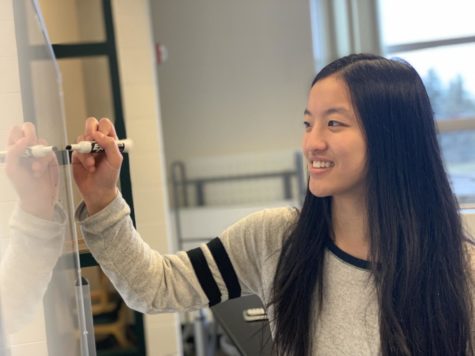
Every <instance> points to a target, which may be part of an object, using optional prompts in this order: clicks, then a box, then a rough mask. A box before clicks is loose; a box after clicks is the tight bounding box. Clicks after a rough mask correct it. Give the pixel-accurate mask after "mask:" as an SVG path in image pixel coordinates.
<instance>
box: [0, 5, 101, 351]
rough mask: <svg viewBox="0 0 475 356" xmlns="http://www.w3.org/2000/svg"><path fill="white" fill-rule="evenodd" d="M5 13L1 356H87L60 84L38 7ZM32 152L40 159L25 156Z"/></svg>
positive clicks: (0, 107)
mask: <svg viewBox="0 0 475 356" xmlns="http://www.w3.org/2000/svg"><path fill="white" fill-rule="evenodd" d="M10 3H11V4H13V6H12V7H11V16H10V18H11V21H10V22H11V24H12V26H13V29H14V30H13V31H11V35H12V37H13V38H12V39H11V43H12V44H13V45H12V46H15V47H16V50H15V51H12V53H15V55H14V57H12V58H11V60H8V61H4V62H1V65H2V66H7V65H8V66H9V67H8V68H7V69H6V71H7V72H8V73H12V74H11V78H10V79H9V83H10V84H9V86H5V87H2V88H1V89H2V90H1V91H0V98H2V99H0V100H1V101H0V103H1V105H0V114H1V116H2V120H1V121H0V132H1V133H2V139H3V141H2V142H1V148H2V150H6V154H5V151H2V154H1V155H0V159H1V160H2V161H3V163H1V164H0V165H1V167H0V197H1V198H0V207H1V209H2V213H1V214H0V216H1V218H0V242H1V244H0V256H1V257H0V325H1V326H0V346H1V347H2V348H3V350H2V349H1V348H0V354H1V355H9V354H10V353H11V354H12V355H20V356H23V355H58V356H59V355H72V356H75V355H82V356H84V355H90V354H95V351H94V350H93V349H91V348H90V346H89V344H90V336H91V335H92V336H93V333H92V332H90V333H89V334H88V333H87V332H86V330H87V329H86V321H88V320H90V318H86V316H87V315H90V311H89V313H87V310H88V308H87V303H86V304H85V301H87V300H86V299H85V296H86V293H85V292H83V289H87V287H82V286H81V284H82V280H81V276H80V269H79V255H78V252H77V237H76V231H75V228H74V225H73V224H74V218H73V202H72V193H71V191H72V190H71V177H70V167H69V164H68V158H67V156H66V155H65V152H64V147H65V145H66V144H67V143H68V140H67V138H66V134H65V132H66V130H65V120H64V115H63V107H62V99H63V97H62V96H63V94H62V91H61V78H60V76H59V71H58V66H57V63H56V62H55V60H54V56H53V52H52V48H51V46H50V44H49V43H48V40H47V38H46V36H45V33H44V32H43V26H42V23H41V22H39V21H40V20H41V15H40V14H39V13H38V8H36V1H33V0H31V1H30V0H14V1H10ZM11 114H13V116H12V115H11ZM3 118H5V120H4V119H3ZM24 121H30V122H32V123H33V124H28V125H25V124H24ZM34 131H36V134H35V132H34ZM37 137H38V138H41V140H38V139H37ZM42 140H44V141H42ZM22 142H23V143H22ZM22 144H24V146H22ZM34 145H40V146H41V149H38V150H34V151H28V150H25V146H26V147H29V146H34ZM48 147H49V148H48ZM52 147H54V148H55V149H56V150H57V151H55V150H54V149H52ZM28 152H30V156H28V155H27V153H28ZM32 154H33V155H35V154H36V155H40V156H41V157H32V156H31V155H32ZM88 337H89V339H88ZM91 350H92V351H93V353H91Z"/></svg>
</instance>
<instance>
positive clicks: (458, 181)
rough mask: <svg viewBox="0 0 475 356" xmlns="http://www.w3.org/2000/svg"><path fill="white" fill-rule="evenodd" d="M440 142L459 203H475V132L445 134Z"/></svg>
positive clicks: (440, 138)
mask: <svg viewBox="0 0 475 356" xmlns="http://www.w3.org/2000/svg"><path fill="white" fill-rule="evenodd" d="M439 142H440V145H441V147H442V151H443V154H444V158H445V162H446V166H447V169H448V171H449V173H450V179H451V182H452V187H453V189H454V191H455V194H456V195H457V196H458V199H459V202H460V203H473V202H475V131H455V132H449V133H443V134H441V135H440V137H439Z"/></svg>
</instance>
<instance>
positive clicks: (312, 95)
mask: <svg viewBox="0 0 475 356" xmlns="http://www.w3.org/2000/svg"><path fill="white" fill-rule="evenodd" d="M331 107H342V108H345V109H347V110H348V111H353V104H352V102H351V96H350V92H349V90H348V86H347V85H346V83H345V82H344V81H343V79H341V78H340V77H338V76H335V75H332V76H329V77H326V78H324V79H321V80H319V81H318V82H316V83H315V85H314V86H313V87H312V88H311V89H310V92H309V95H308V102H307V109H308V110H310V111H312V112H314V111H315V112H317V111H324V110H327V109H329V108H331Z"/></svg>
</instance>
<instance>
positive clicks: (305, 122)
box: [303, 121, 312, 130]
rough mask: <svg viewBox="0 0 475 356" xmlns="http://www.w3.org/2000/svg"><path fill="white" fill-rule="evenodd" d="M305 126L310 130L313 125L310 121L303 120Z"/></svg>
mask: <svg viewBox="0 0 475 356" xmlns="http://www.w3.org/2000/svg"><path fill="white" fill-rule="evenodd" d="M303 127H304V128H305V130H308V129H309V128H311V127H312V126H311V124H310V122H308V121H304V122H303Z"/></svg>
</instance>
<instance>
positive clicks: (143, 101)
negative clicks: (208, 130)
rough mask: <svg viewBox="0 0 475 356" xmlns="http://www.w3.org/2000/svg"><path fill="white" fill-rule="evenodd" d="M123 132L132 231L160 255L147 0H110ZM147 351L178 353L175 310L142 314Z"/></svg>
mask: <svg viewBox="0 0 475 356" xmlns="http://www.w3.org/2000/svg"><path fill="white" fill-rule="evenodd" d="M112 5H113V12H114V25H115V33H116V42H117V49H118V57H119V72H120V78H121V89H122V99H123V106H124V117H125V124H126V130H127V136H128V137H130V138H132V139H133V140H134V149H133V151H132V153H131V154H130V173H131V180H132V191H133V199H134V208H135V217H136V224H137V229H138V230H139V231H140V234H141V236H142V238H143V239H144V240H145V241H146V242H147V243H148V244H149V245H150V246H151V247H152V248H155V249H157V250H158V251H160V252H162V253H166V252H168V251H169V249H170V248H169V246H170V240H169V239H170V227H169V214H168V206H167V204H168V197H167V191H166V182H165V176H166V175H165V171H164V161H163V146H162V142H163V140H162V130H161V115H160V111H159V107H160V103H159V102H158V87H157V81H156V73H155V62H154V59H155V56H154V50H153V39H152V28H151V23H150V15H149V1H148V0H134V1H131V0H115V1H113V2H112ZM144 320H145V337H146V345H147V354H148V355H154V356H161V355H163V356H165V355H179V354H181V353H182V352H181V340H180V337H179V324H178V318H177V316H176V315H175V314H161V315H145V317H144Z"/></svg>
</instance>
